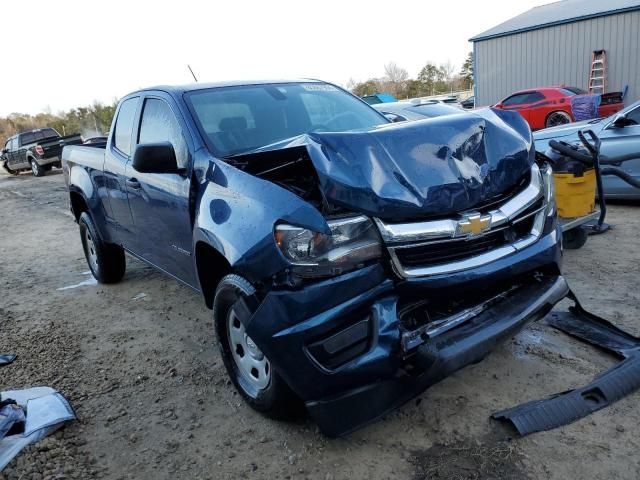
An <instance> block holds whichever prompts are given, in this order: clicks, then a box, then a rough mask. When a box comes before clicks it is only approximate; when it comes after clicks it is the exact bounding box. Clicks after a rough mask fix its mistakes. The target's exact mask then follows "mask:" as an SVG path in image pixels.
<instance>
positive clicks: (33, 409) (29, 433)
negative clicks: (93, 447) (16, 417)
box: [0, 387, 76, 471]
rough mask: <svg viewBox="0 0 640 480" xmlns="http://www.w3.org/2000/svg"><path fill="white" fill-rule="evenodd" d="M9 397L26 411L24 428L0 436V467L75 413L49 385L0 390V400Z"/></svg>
mask: <svg viewBox="0 0 640 480" xmlns="http://www.w3.org/2000/svg"><path fill="white" fill-rule="evenodd" d="M7 398H11V399H13V400H15V401H16V402H17V403H18V405H20V406H21V407H24V408H25V409H26V412H27V418H26V421H25V426H24V432H23V433H18V434H15V435H11V436H8V437H5V438H3V439H1V440H0V471H2V470H3V469H4V467H6V466H7V464H8V463H9V462H10V461H11V459H13V457H15V456H16V455H17V454H18V453H19V452H20V450H22V449H23V448H24V447H26V446H27V445H29V444H31V443H36V442H38V441H40V440H42V439H43V438H44V437H46V436H47V435H49V434H51V433H53V432H54V431H56V430H57V429H58V428H60V427H61V426H62V425H63V424H64V423H65V422H67V421H69V420H74V419H75V418H76V415H75V413H74V411H73V409H72V408H71V405H69V402H68V401H67V399H66V398H64V397H63V396H62V395H60V394H59V393H58V392H57V391H56V390H54V389H53V388H49V387H35V388H27V389H25V390H8V391H6V392H0V400H5V399H7Z"/></svg>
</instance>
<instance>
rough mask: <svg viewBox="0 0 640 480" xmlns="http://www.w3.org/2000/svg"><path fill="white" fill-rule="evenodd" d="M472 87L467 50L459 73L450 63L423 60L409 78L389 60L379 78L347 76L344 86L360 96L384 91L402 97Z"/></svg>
mask: <svg viewBox="0 0 640 480" xmlns="http://www.w3.org/2000/svg"><path fill="white" fill-rule="evenodd" d="M472 86H473V53H472V52H469V54H468V55H467V58H466V59H465V61H464V63H463V64H462V68H461V69H460V71H459V72H456V71H455V68H454V66H453V65H452V64H451V62H447V63H443V64H441V65H435V64H434V63H432V62H427V64H426V65H425V66H424V67H422V69H421V70H420V72H419V73H418V76H417V77H416V78H409V73H408V72H407V70H405V69H404V68H402V67H400V66H398V65H397V64H395V63H393V62H390V63H387V64H386V65H385V67H384V76H383V77H382V78H370V79H368V80H366V81H364V82H356V81H355V80H353V79H351V80H350V81H349V83H348V84H347V89H348V90H350V91H351V92H352V93H354V94H355V95H358V96H361V97H362V96H365V95H373V94H374V93H382V92H385V93H391V94H393V95H394V96H395V97H396V98H398V99H403V98H415V97H424V96H430V95H439V94H446V93H449V92H455V91H460V90H469V89H471V87H472Z"/></svg>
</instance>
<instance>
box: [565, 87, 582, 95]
mask: <svg viewBox="0 0 640 480" xmlns="http://www.w3.org/2000/svg"><path fill="white" fill-rule="evenodd" d="M560 91H561V92H562V93H564V94H565V95H567V96H568V97H572V96H574V95H585V94H586V93H587V92H585V91H584V90H582V89H581V88H577V87H564V88H561V89H560Z"/></svg>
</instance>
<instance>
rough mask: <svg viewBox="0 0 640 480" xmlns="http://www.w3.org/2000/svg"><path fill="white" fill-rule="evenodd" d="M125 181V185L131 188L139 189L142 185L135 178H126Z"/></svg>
mask: <svg viewBox="0 0 640 480" xmlns="http://www.w3.org/2000/svg"><path fill="white" fill-rule="evenodd" d="M126 183H127V187H129V188H133V189H135V190H139V189H140V188H142V185H140V182H139V181H138V180H136V179H135V178H128V179H127V182H126Z"/></svg>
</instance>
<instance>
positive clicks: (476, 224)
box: [457, 213, 491, 237]
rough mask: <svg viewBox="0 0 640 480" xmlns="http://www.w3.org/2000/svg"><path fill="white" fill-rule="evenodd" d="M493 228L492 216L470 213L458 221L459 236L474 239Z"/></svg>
mask: <svg viewBox="0 0 640 480" xmlns="http://www.w3.org/2000/svg"><path fill="white" fill-rule="evenodd" d="M489 228H491V215H481V214H480V213H469V214H467V215H465V216H464V218H462V220H459V221H458V232H457V234H458V235H466V236H468V237H474V236H476V235H480V234H481V233H482V232H486V231H487V230H489Z"/></svg>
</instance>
